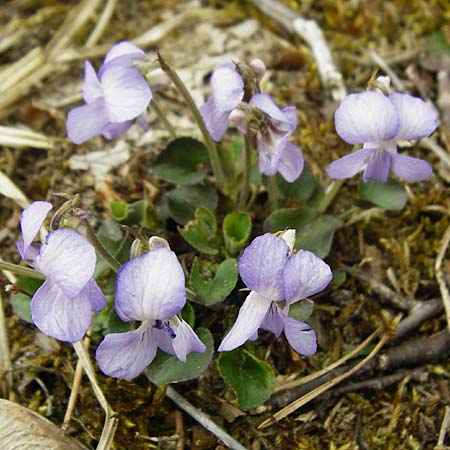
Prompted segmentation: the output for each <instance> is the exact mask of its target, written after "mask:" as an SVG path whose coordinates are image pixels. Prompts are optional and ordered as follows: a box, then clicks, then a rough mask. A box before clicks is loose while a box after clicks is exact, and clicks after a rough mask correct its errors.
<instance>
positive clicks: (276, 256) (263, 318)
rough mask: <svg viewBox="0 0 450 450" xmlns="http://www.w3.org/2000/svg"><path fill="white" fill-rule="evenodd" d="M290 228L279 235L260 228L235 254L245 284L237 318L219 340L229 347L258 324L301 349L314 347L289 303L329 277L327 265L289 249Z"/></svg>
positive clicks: (305, 326)
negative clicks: (245, 292) (291, 313)
mask: <svg viewBox="0 0 450 450" xmlns="http://www.w3.org/2000/svg"><path fill="white" fill-rule="evenodd" d="M294 241H295V231H294V230H287V231H285V232H284V233H283V235H282V237H278V236H275V235H273V234H270V233H266V234H264V235H263V236H259V237H257V238H255V239H254V240H253V241H252V243H251V244H250V245H249V246H248V247H247V248H246V249H245V251H244V253H243V254H242V256H241V258H240V259H239V274H240V276H241V278H242V280H243V282H244V283H245V285H246V286H247V287H248V288H249V289H251V292H250V294H249V295H248V297H247V299H246V300H245V302H244V304H243V305H242V307H241V309H240V311H239V315H238V318H237V320H236V322H235V324H234V325H233V327H232V328H231V330H230V331H229V332H228V334H227V335H226V336H225V338H224V339H223V341H222V343H221V344H220V347H219V351H230V350H233V349H235V348H236V347H239V346H240V345H242V344H244V343H245V342H246V341H247V340H249V339H250V340H255V339H257V338H258V329H259V328H262V329H263V330H267V331H271V332H272V333H274V334H275V336H277V337H278V336H280V334H281V333H282V332H283V331H284V334H285V335H286V338H287V340H288V342H289V344H290V345H291V346H292V347H293V348H294V350H296V351H297V352H298V353H300V354H302V355H313V354H314V353H315V352H316V349H317V339H316V334H315V332H314V330H313V329H312V328H311V327H310V326H309V325H308V324H307V323H305V322H301V321H299V320H296V319H294V318H292V317H289V307H290V305H292V304H293V303H295V302H298V301H300V300H302V299H304V298H306V297H308V296H311V295H314V294H316V293H317V292H320V291H323V290H324V289H325V288H326V286H327V285H328V283H329V282H330V281H331V279H332V277H333V276H332V273H331V270H330V267H329V266H328V265H327V264H326V263H325V262H323V261H322V260H321V259H320V258H318V257H317V256H315V255H314V253H311V252H309V251H305V250H299V251H298V252H297V253H294V254H292V249H293V245H294Z"/></svg>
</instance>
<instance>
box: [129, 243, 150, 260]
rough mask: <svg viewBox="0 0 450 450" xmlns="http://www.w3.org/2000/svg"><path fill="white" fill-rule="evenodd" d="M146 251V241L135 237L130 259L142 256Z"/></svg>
mask: <svg viewBox="0 0 450 450" xmlns="http://www.w3.org/2000/svg"><path fill="white" fill-rule="evenodd" d="M145 252H146V249H145V247H144V243H143V242H142V241H141V240H140V239H135V240H134V241H133V242H132V244H131V248H130V259H133V258H136V257H138V256H142V255H143V254H144V253H145Z"/></svg>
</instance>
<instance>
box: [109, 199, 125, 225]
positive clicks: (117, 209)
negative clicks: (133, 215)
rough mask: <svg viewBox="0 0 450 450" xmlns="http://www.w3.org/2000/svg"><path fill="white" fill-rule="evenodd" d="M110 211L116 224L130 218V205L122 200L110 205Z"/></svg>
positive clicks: (114, 201)
mask: <svg viewBox="0 0 450 450" xmlns="http://www.w3.org/2000/svg"><path fill="white" fill-rule="evenodd" d="M109 209H110V211H111V215H112V218H113V219H114V220H115V221H116V222H123V221H124V220H126V218H127V217H128V203H125V202H123V201H122V200H113V201H112V202H111V203H110V204H109Z"/></svg>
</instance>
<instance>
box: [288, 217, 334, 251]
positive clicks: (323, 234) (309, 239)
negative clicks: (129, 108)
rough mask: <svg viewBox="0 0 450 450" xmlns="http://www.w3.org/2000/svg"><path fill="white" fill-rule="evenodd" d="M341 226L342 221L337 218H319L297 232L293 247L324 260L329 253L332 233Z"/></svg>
mask: <svg viewBox="0 0 450 450" xmlns="http://www.w3.org/2000/svg"><path fill="white" fill-rule="evenodd" d="M342 225H343V222H342V220H340V219H338V218H337V217H334V216H328V215H323V216H319V217H318V218H317V219H315V220H314V221H312V222H309V223H307V224H306V225H305V226H304V227H302V228H301V229H300V230H298V231H297V237H296V240H295V243H296V245H295V246H296V248H297V249H299V248H302V249H303V250H309V251H311V252H313V253H315V254H316V255H317V256H318V257H319V258H325V257H326V256H327V255H328V253H330V249H331V243H332V242H333V236H334V232H335V231H336V230H337V229H338V228H340V227H342Z"/></svg>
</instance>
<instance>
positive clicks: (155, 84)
mask: <svg viewBox="0 0 450 450" xmlns="http://www.w3.org/2000/svg"><path fill="white" fill-rule="evenodd" d="M145 79H146V80H147V83H148V84H149V85H150V88H151V90H152V91H153V92H155V91H162V90H163V89H166V88H167V87H168V86H169V84H170V78H169V76H168V75H167V74H166V72H164V70H162V69H154V70H150V71H148V72H147V73H146V74H145Z"/></svg>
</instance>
